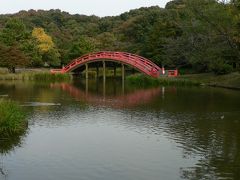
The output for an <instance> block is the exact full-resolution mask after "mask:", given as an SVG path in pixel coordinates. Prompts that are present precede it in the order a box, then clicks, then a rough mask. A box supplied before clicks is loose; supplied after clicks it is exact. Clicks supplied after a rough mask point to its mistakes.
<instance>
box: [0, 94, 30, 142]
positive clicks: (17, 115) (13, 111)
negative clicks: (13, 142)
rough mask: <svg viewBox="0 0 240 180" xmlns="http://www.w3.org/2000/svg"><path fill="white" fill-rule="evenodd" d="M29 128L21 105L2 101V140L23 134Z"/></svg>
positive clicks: (0, 113)
mask: <svg viewBox="0 0 240 180" xmlns="http://www.w3.org/2000/svg"><path fill="white" fill-rule="evenodd" d="M26 127H27V121H26V114H25V112H24V111H23V109H22V108H21V107H20V105H19V104H18V103H16V102H14V101H11V100H4V99H0V138H6V137H9V136H11V135H13V134H21V133H22V132H23V131H25V129H26Z"/></svg>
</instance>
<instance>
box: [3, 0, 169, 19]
mask: <svg viewBox="0 0 240 180" xmlns="http://www.w3.org/2000/svg"><path fill="white" fill-rule="evenodd" d="M168 1H170V0H0V14H8V13H16V12H18V11H20V10H29V9H35V10H38V9H44V10H49V9H61V10H62V11H66V12H69V13H71V14H85V15H93V14H94V15H97V16H114V15H119V14H121V13H123V12H126V11H129V10H130V9H136V8H139V7H149V6H154V5H158V6H160V7H165V5H166V3H167V2H168Z"/></svg>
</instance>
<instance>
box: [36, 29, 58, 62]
mask: <svg viewBox="0 0 240 180" xmlns="http://www.w3.org/2000/svg"><path fill="white" fill-rule="evenodd" d="M32 37H33V38H34V39H35V40H36V43H37V46H38V50H39V52H40V54H42V56H43V61H44V62H45V63H48V64H49V65H52V66H57V65H59V64H60V59H59V57H60V54H59V52H58V50H57V49H56V48H55V44H54V42H53V40H52V38H51V36H49V35H47V34H46V33H45V31H44V29H43V28H34V29H33V31H32Z"/></svg>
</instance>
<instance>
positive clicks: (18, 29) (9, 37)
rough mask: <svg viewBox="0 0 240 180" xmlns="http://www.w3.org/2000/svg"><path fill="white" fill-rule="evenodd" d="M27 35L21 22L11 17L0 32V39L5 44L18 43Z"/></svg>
mask: <svg viewBox="0 0 240 180" xmlns="http://www.w3.org/2000/svg"><path fill="white" fill-rule="evenodd" d="M27 36H28V33H27V30H26V27H25V25H24V24H23V22H22V21H21V20H19V19H15V18H11V19H9V20H8V21H7V23H6V25H5V27H4V28H3V29H2V31H1V32H0V41H1V42H2V43H4V44H5V45H7V46H12V45H20V44H21V43H22V42H23V41H24V40H25V39H26V38H27Z"/></svg>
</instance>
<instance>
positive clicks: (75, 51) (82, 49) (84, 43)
mask: <svg viewBox="0 0 240 180" xmlns="http://www.w3.org/2000/svg"><path fill="white" fill-rule="evenodd" d="M95 50H96V48H95V42H94V41H93V40H92V39H90V38H87V37H83V36H82V37H80V38H79V39H78V40H77V41H76V42H73V44H72V46H71V47H70V49H69V50H68V53H67V54H68V60H69V61H71V60H72V59H74V58H77V57H80V56H82V55H84V54H88V53H90V52H94V51H95Z"/></svg>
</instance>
